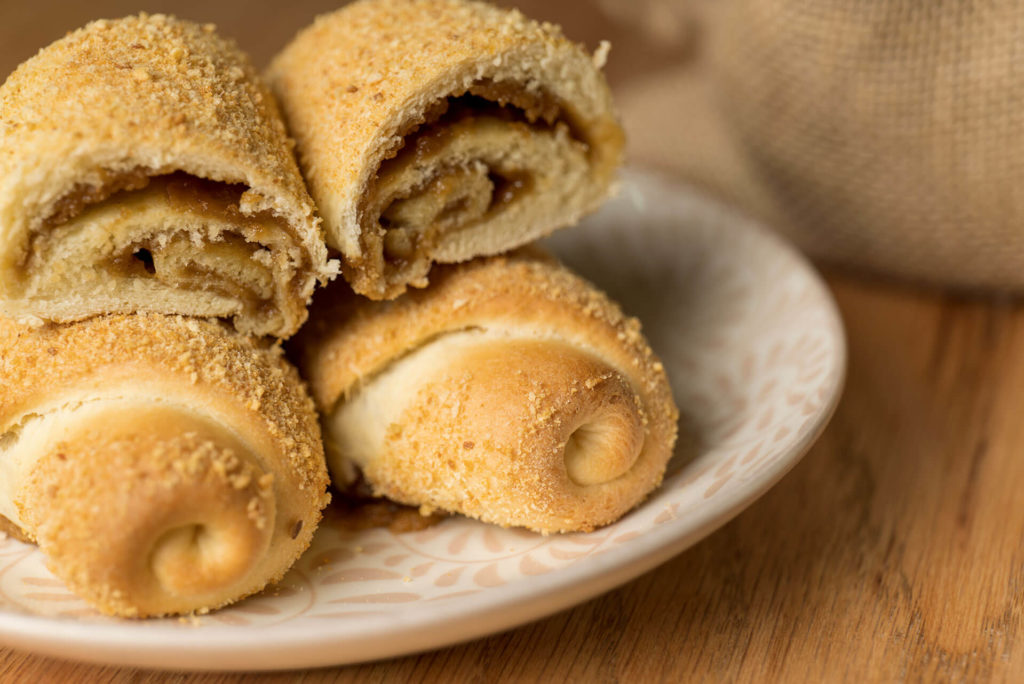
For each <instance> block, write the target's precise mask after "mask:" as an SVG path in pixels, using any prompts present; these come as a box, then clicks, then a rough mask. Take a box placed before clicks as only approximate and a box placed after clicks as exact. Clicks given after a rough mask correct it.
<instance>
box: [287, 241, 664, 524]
mask: <svg viewBox="0 0 1024 684" xmlns="http://www.w3.org/2000/svg"><path fill="white" fill-rule="evenodd" d="M290 350H291V351H292V352H293V353H294V355H295V357H296V359H297V360H298V364H299V367H300V370H301V371H302V373H303V374H304V376H305V377H306V378H307V379H308V380H309V382H310V385H311V388H312V391H313V396H314V399H315V401H316V403H317V407H318V409H319V410H320V411H321V414H322V416H323V423H324V429H325V438H326V439H327V442H328V449H327V451H328V461H329V465H330V466H331V469H332V474H333V476H334V477H335V478H336V479H342V478H344V477H346V472H347V471H351V467H352V463H351V462H352V461H354V462H355V465H357V466H359V468H360V469H361V470H362V471H363V475H364V477H365V478H366V479H367V480H368V481H369V482H370V484H371V485H372V486H373V487H374V488H375V489H376V490H377V491H378V493H381V494H385V495H387V496H389V497H391V498H395V499H397V500H399V501H401V502H403V503H409V504H416V505H421V506H424V507H426V509H427V510H430V509H432V508H441V509H444V510H449V511H456V512H460V513H464V514H467V515H471V516H474V517H478V518H481V519H483V520H486V521H489V522H496V523H499V524H503V525H522V526H526V527H530V528H531V529H535V530H538V531H542V532H556V531H557V532H561V531H571V530H588V529H593V528H594V527H596V526H600V525H604V524H608V523H610V522H612V521H614V520H615V519H617V518H618V517H620V516H621V515H623V514H624V513H625V512H627V511H628V510H629V509H631V508H633V507H634V506H636V505H637V504H638V503H639V502H640V501H642V500H643V499H644V498H645V497H646V495H647V494H648V493H649V492H650V491H651V490H652V489H654V488H655V487H656V486H657V485H658V483H659V482H660V480H661V477H662V475H663V473H664V468H665V465H666V463H667V462H668V459H669V457H670V456H671V454H672V448H673V445H674V443H675V437H676V429H677V421H678V410H677V408H676V406H675V403H674V402H673V400H672V395H671V390H670V388H669V385H668V380H667V377H666V375H665V371H664V368H663V366H662V364H661V362H660V361H659V360H658V359H657V358H656V356H655V355H654V353H653V351H652V350H651V349H650V346H649V345H648V344H647V342H646V340H645V339H644V337H643V335H642V333H641V329H640V323H639V321H637V319H635V318H631V317H628V316H625V315H624V314H623V313H622V311H621V309H620V308H619V307H618V306H617V305H616V304H615V303H614V302H612V301H611V300H610V299H608V297H607V296H606V295H604V294H603V293H602V292H600V291H599V290H597V289H596V288H594V287H593V286H592V285H590V284H589V283H587V282H586V281H584V280H583V279H581V278H580V277H578V276H576V275H575V274H573V273H571V272H570V271H569V270H568V269H566V268H565V267H563V266H561V265H560V264H558V263H557V262H555V261H553V260H551V259H549V258H546V257H543V256H540V255H538V254H536V253H535V252H528V251H520V252H518V253H515V254H512V255H508V256H502V257H493V258H489V259H478V260H475V261H473V262H469V263H467V264H461V265H459V266H445V267H441V268H438V269H437V271H436V274H435V277H434V278H433V281H432V283H431V285H430V287H428V288H427V289H425V290H420V291H411V292H409V293H407V294H406V295H404V296H402V297H400V298H399V299H397V300H394V301H390V302H376V303H375V302H369V301H367V300H365V299H363V298H361V297H357V296H355V295H353V294H351V293H350V292H347V291H346V288H344V287H343V286H342V285H334V286H332V287H330V288H327V289H326V290H324V291H322V292H321V293H320V294H319V296H318V297H317V298H316V299H315V301H314V304H313V307H312V309H311V316H310V322H309V324H308V325H307V326H306V327H305V328H304V329H303V330H302V331H301V332H300V334H299V335H298V336H297V337H296V338H295V339H294V340H293V342H292V343H291V345H290ZM353 407H355V408H353ZM343 414H351V415H347V416H346V415H343ZM339 416H340V417H339Z"/></svg>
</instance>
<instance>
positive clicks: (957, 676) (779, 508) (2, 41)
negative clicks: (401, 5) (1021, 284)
mask: <svg viewBox="0 0 1024 684" xmlns="http://www.w3.org/2000/svg"><path fill="white" fill-rule="evenodd" d="M610 1H611V0H608V1H607V2H599V3H597V4H593V5H592V4H591V3H583V2H566V3H550V2H548V3H542V2H533V1H531V2H527V3H525V4H527V5H529V9H531V10H533V13H535V14H537V13H540V14H541V15H542V16H544V15H546V16H548V17H550V18H554V19H559V20H560V21H562V22H564V23H566V24H567V25H568V26H569V33H570V35H575V36H576V37H580V38H584V39H586V40H587V41H588V42H593V41H594V40H595V39H596V38H599V37H603V35H602V33H603V32H607V31H609V30H612V29H613V28H614V26H613V24H614V22H613V21H612V20H613V19H614V18H615V12H609V11H607V7H605V10H603V11H598V10H599V9H600V7H599V5H600V6H607V5H608V2H610ZM654 1H656V0H644V1H643V2H640V3H639V4H637V3H634V5H635V6H636V7H638V8H643V7H644V6H647V5H649V4H650V2H654ZM693 1H694V2H696V0H693ZM506 4H510V3H506ZM520 4H523V3H520ZM682 4H686V7H684V8H683V10H680V12H679V13H677V14H673V15H671V16H668V18H664V17H663V19H662V20H661V23H660V24H657V23H656V24H655V26H656V27H660V28H659V29H658V30H660V31H662V33H664V37H665V40H664V41H663V42H661V43H658V42H657V41H655V42H653V43H651V42H643V41H638V40H636V39H630V38H629V36H626V38H625V39H623V40H622V41H619V42H618V45H620V46H621V48H622V49H621V50H620V52H618V53H616V54H615V57H614V58H613V64H615V62H614V59H616V58H617V59H620V60H621V65H622V66H619V67H616V68H615V69H614V70H613V71H612V77H613V80H614V81H615V84H616V89H617V91H618V93H619V99H620V103H621V104H622V107H623V112H624V114H625V115H626V122H627V127H629V128H630V130H631V133H633V140H634V148H633V153H634V157H635V158H640V159H642V160H646V161H648V162H649V163H654V164H656V165H659V166H662V167H667V168H670V169H671V170H673V171H674V172H676V173H677V174H678V175H679V176H680V177H686V178H690V176H691V174H690V173H689V171H691V170H692V169H694V168H696V166H697V165H701V168H702V169H703V170H704V171H705V172H708V169H710V172H709V177H710V178H711V180H712V183H710V184H711V185H713V184H714V183H713V180H714V178H715V174H716V173H717V174H719V175H730V174H731V175H730V177H731V178H733V179H735V177H736V175H737V174H741V173H742V170H741V169H738V167H737V166H736V162H735V157H734V156H732V155H733V153H732V152H731V151H730V150H729V149H728V147H727V145H725V144H724V143H722V141H721V138H720V137H716V136H719V132H718V129H717V128H716V124H715V122H714V121H713V120H712V119H710V118H709V117H708V116H707V113H706V111H705V110H701V105H700V98H701V94H702V93H703V90H702V88H703V86H702V85H700V83H699V82H698V81H697V80H694V79H692V78H691V74H690V73H689V72H688V71H687V67H685V66H682V67H680V66H679V64H680V62H679V59H680V56H681V55H683V53H685V51H686V50H687V49H689V48H688V47H686V46H687V45H689V43H688V41H692V40H694V38H693V34H692V33H691V31H690V29H689V28H687V26H688V24H687V21H688V17H689V16H690V15H689V14H688V9H689V3H687V0H680V6H682ZM243 5H244V6H245V7H246V9H245V10H244V11H242V10H241V9H240V8H241V7H242V6H243ZM336 5H337V2H336V1H334V0H295V1H293V2H289V3H275V2H266V3H241V2H230V3H213V2H198V1H196V0H181V1H180V2H164V3H145V2H141V0H140V1H122V0H100V1H97V2H93V3H73V2H68V1H67V0H36V1H34V2H32V3H20V2H19V3H13V2H3V3H0V73H7V72H8V71H10V70H11V69H12V68H13V67H14V66H15V65H16V64H17V63H18V62H20V61H21V60H23V59H25V58H26V57H28V56H29V55H31V54H32V53H33V52H34V51H35V50H36V49H38V48H39V47H41V46H42V45H44V44H46V43H48V42H49V41H51V40H53V39H54V38H56V37H58V36H59V35H61V34H62V33H63V32H64V31H66V30H68V29H71V28H74V27H76V26H78V25H81V24H82V23H84V22H85V21H87V20H89V19H91V18H95V17H98V16H119V15H123V14H126V13H130V12H133V11H136V10H138V9H147V10H151V11H156V10H169V11H174V12H175V13H177V14H179V15H180V16H183V17H188V18H194V19H198V20H202V21H214V22H216V23H218V25H219V26H220V28H221V30H222V31H224V32H225V33H227V34H229V35H233V36H235V37H236V38H237V39H238V40H239V42H240V43H241V44H242V46H243V47H244V48H245V49H247V50H249V51H250V52H251V53H252V54H253V55H254V59H255V60H256V61H257V63H265V61H266V60H267V58H269V56H270V55H271V54H273V52H274V51H276V50H277V49H278V48H279V47H280V45H282V44H283V43H284V42H285V40H286V39H287V38H288V37H289V36H290V35H291V34H292V33H293V32H294V31H295V30H296V29H298V28H299V27H301V26H302V25H304V24H305V23H307V22H308V21H309V18H310V17H311V16H312V15H313V14H315V13H317V12H322V11H325V10H327V9H330V8H332V7H334V6H336ZM637 12H638V13H639V12H640V10H639V9H638V10H637ZM638 16H639V14H638ZM657 16H658V15H657V14H656V13H655V14H652V15H651V17H653V19H652V21H656V20H657ZM673 17H674V19H673ZM641 18H643V17H641ZM574 22H575V23H574ZM673 22H675V23H673ZM574 26H578V29H575V30H574V28H573V27H574ZM673 31H674V32H675V33H673ZM691 47H692V46H691ZM663 63H664V64H668V66H665V67H664V69H662V70H661V71H660V73H661V76H662V77H664V76H665V74H668V76H669V78H671V79H675V80H671V81H669V82H670V83H674V84H675V85H674V86H664V85H659V82H658V81H657V80H656V78H655V77H653V76H651V74H652V73H655V74H656V73H659V72H658V69H659V64H663ZM666 98H667V101H668V102H669V103H670V104H671V106H672V107H673V108H676V109H674V110H669V111H679V109H678V108H683V109H687V110H688V111H689V113H690V114H691V118H690V119H689V121H690V122H692V124H688V125H686V126H677V127H675V128H669V127H667V126H668V119H667V118H666V116H667V115H666V114H665V112H664V111H662V110H659V109H658V108H656V107H652V106H651V102H652V101H654V102H656V101H659V100H660V101H662V102H664V101H665V99H666ZM702 112H703V114H702ZM652 126H661V129H660V132H661V135H660V136H653V135H652V133H651V131H652V130H653V128H652ZM666 141H667V142H666ZM682 151H685V152H686V153H688V154H681V152H682ZM734 187H736V186H735V184H734ZM828 281H829V284H830V286H831V288H832V290H833V292H834V293H835V295H836V298H837V300H838V302H839V305H840V309H841V311H842V314H843V318H844V320H845V323H846V326H847V330H848V334H849V350H850V366H849V376H848V381H847V387H846V391H845V394H844V397H843V399H842V401H841V403H840V406H839V408H838V411H837V413H836V415H835V417H834V419H833V421H832V423H831V424H830V426H829V428H828V429H827V430H826V432H825V434H824V435H823V436H822V438H821V439H820V440H819V442H818V443H817V444H816V445H815V447H814V448H813V449H812V450H811V452H810V453H809V454H808V455H807V456H806V458H805V459H804V460H803V461H802V462H801V463H800V464H799V465H798V466H797V467H796V468H795V469H794V470H793V471H792V472H791V473H790V474H789V475H788V476H787V477H786V478H785V479H784V480H782V482H780V483H779V484H778V485H777V486H776V487H775V488H774V489H772V490H771V491H770V492H769V493H768V494H767V495H766V496H764V497H763V498H762V499H761V500H759V501H758V502H756V503H755V504H753V505H752V506H751V507H750V508H749V509H748V510H747V511H745V512H744V513H743V514H741V515H740V516H739V517H738V518H737V519H735V520H734V521H733V522H731V523H730V524H728V525H727V526H726V527H724V528H723V529H721V530H720V531H718V532H716V533H715V534H714V535H712V536H711V537H710V538H708V539H706V540H705V541H703V542H702V543H700V544H698V545H697V546H695V547H694V548H692V549H690V550H689V551H686V552H685V553H683V554H681V555H680V556H678V557H676V558H675V559H673V560H671V561H670V562H668V563H666V564H665V565H663V566H661V567H660V568H658V569H656V570H654V571H653V572H650V573H648V574H647V575H644V576H642V577H640V578H639V579H637V580H635V581H633V582H631V583H629V584H627V585H625V586H623V587H621V588H619V589H617V590H615V591H612V592H610V593H608V594H606V595H604V596H602V597H600V598H598V599H595V600H593V601H590V602H588V603H586V604H583V605H581V606H578V607H576V608H574V609H572V610H569V611H566V612H564V613H561V614H558V615H555V616H553V617H551V618H548V619H545V620H542V621H539V622H536V623H534V624H531V625H527V626H525V627H521V628H519V629H516V630H513V631H511V632H507V633H504V634H500V635H496V636H493V637H490V638H486V639H482V640H478V641H474V642H471V643H467V644H464V645H460V646H455V647H452V648H447V649H443V650H440V651H435V652H430V653H425V654H421V655H416V656H410V657H405V658H399V659H395V660H388V661H382V662H378V663H369V664H364V665H359V666H352V667H346V668H333V669H323V670H312V671H304V672H289V673H277V674H262V675H247V676H243V675H240V674H221V673H206V674H203V673H159V672H147V671H140V670H133V669H127V668H112V667H97V666H91V665H82V664H77V663H71V662H64V661H60V660H56V659H50V658H43V657H39V656H35V655H31V654H28V653H23V652H18V651H12V650H10V649H0V681H12V682H14V681H18V682H21V681H25V682H29V681H31V682H36V681H39V682H44V681H47V682H48V681H89V682H165V681H171V682H183V681H188V682H204V683H211V684H212V683H214V682H235V681H241V680H242V679H243V678H244V679H245V681H255V682H264V681H265V682H295V681H297V682H348V681H357V682H377V681H444V682H449V681H458V682H463V681H469V682H475V681H479V682H491V681H570V682H576V681H585V682H590V681H595V682H605V681H607V682H616V681H623V682H654V681H702V680H710V681H718V680H726V681H787V682H788V681H852V682H860V681H1008V682H1014V681H1018V682H1019V681H1024V304H1022V303H1020V302H1014V301H1008V300H1006V301H1003V300H998V301H997V300H992V299H987V300H982V299H974V300H971V299H963V298H958V297H955V296H952V295H945V294H941V293H934V292H932V293H928V292H922V291H917V290H913V289H909V288H906V287H903V286H898V285H893V284H887V283H876V282H871V281H867V280H862V279H859V278H856V277H853V276H851V275H848V274H839V273H829V275H828Z"/></svg>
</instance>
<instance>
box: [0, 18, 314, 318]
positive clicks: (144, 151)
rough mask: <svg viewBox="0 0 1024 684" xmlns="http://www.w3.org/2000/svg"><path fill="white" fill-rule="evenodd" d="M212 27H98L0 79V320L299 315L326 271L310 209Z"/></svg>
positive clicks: (236, 62)
mask: <svg viewBox="0 0 1024 684" xmlns="http://www.w3.org/2000/svg"><path fill="white" fill-rule="evenodd" d="M212 28H213V27H212V26H206V27H203V26H199V25H197V24H193V23H190V22H185V21H180V20H177V19H174V18H172V17H167V16H162V15H153V16H150V15H146V14H141V15H139V16H135V17H126V18H124V19H118V20H113V21H96V22H93V23H91V24H89V25H87V26H85V27H83V28H81V29H79V30H78V31H75V32H72V33H70V34H68V35H67V36H65V37H64V38H62V39H60V40H58V41H56V42H54V43H53V44H51V45H49V46H47V47H46V48H44V49H43V50H41V51H40V52H39V53H38V54H37V55H35V56H34V57H32V58H31V59H29V60H28V61H26V62H25V63H24V64H22V65H21V66H19V67H18V69H17V70H15V71H14V73H12V74H11V75H10V77H9V78H8V79H7V80H6V81H5V82H4V83H3V85H2V86H0V111H2V112H3V117H0V314H3V315H6V316H8V317H11V318H16V319H18V320H25V321H28V320H35V321H38V320H39V319H42V320H47V321H57V322H70V321H76V320H81V319H84V318H87V317H89V316H95V315H97V314H104V313H131V312H136V311H152V312H159V313H167V314H170V313H177V314H184V315H192V316H204V317H219V318H224V319H228V320H231V321H232V322H233V323H234V325H235V327H236V328H237V329H238V330H240V331H242V332H245V333H249V334H258V335H274V336H277V337H288V336H289V335H291V334H292V333H294V332H295V331H296V330H297V329H298V328H299V326H300V325H301V324H302V322H303V321H304V320H305V317H306V310H305V307H306V302H307V300H308V299H309V297H310V295H311V294H312V291H313V288H314V287H315V285H316V282H317V281H318V280H320V281H326V280H327V279H329V278H330V276H331V275H332V270H333V267H332V266H331V265H330V264H329V263H328V261H327V249H326V246H325V245H324V243H323V238H322V236H321V234H320V230H319V226H318V219H317V217H316V213H315V207H314V205H313V201H312V199H311V198H310V197H309V194H308V192H307V190H306V188H305V185H304V183H303V180H302V177H301V175H300V174H299V169H298V167H297V165H296V163H295V160H294V158H293V155H292V151H291V148H290V143H289V140H288V137H287V134H286V132H285V129H284V123H283V121H282V119H281V116H280V113H279V112H278V109H277V105H276V103H275V102H274V99H273V96H272V95H271V93H270V92H269V90H268V89H267V87H266V85H265V84H263V83H262V81H260V79H259V77H258V75H257V74H256V72H255V69H254V68H253V67H252V65H251V64H250V63H249V61H248V59H247V58H246V57H245V55H244V54H242V53H241V52H240V51H239V50H238V48H237V46H236V45H234V44H233V43H231V42H230V41H226V40H224V39H222V38H220V37H219V36H217V34H216V32H215V31H213V30H212Z"/></svg>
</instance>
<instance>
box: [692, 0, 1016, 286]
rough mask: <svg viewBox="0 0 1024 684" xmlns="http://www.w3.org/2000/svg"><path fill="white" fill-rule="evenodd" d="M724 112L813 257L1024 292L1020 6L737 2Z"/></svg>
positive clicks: (720, 82)
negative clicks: (1021, 186)
mask: <svg viewBox="0 0 1024 684" xmlns="http://www.w3.org/2000/svg"><path fill="white" fill-rule="evenodd" d="M721 21H722V25H721V26H720V31H721V33H720V34H719V36H718V41H717V42H716V44H715V51H714V53H713V67H712V78H713V80H714V83H715V88H716V94H717V96H718V98H719V100H718V106H719V110H720V112H721V114H722V115H723V117H724V118H725V121H726V123H727V125H728V126H729V128H730V129H731V131H732V132H733V134H734V135H735V136H736V140H737V142H738V143H739V145H740V148H741V149H742V150H744V152H745V154H746V155H748V159H749V161H750V162H751V165H752V168H753V172H754V174H755V176H756V178H757V182H759V183H761V184H762V185H763V187H764V188H765V189H766V191H767V193H768V194H769V195H771V196H772V197H773V199H774V200H775V202H776V205H777V207H778V209H779V211H780V212H781V216H780V217H779V219H780V222H781V224H782V225H783V226H785V227H786V228H787V230H788V231H790V232H791V233H792V234H793V236H794V237H795V238H796V239H797V240H798V242H800V244H802V245H803V246H805V247H806V248H807V249H808V250H809V251H810V252H811V253H812V254H815V255H817V256H820V257H824V258H825V259H828V260H830V261H836V262H839V263H844V264H849V265H856V266H862V267H867V268H869V269H871V270H874V271H879V272H884V273H889V274H894V275H898V276H902V277H906V278H910V279H914V280H919V281H925V282H932V283H941V284H947V285H953V286H958V287H965V288H1000V289H1004V288H1005V289H1019V288H1021V287H1024V193H1022V192H1021V191H1020V185H1021V183H1022V181H1024V144H1022V137H1024V4H1020V3H1016V2H1010V1H1009V0H994V1H992V2H986V3H980V2H969V1H967V0H962V1H959V2H917V1H915V0H887V1H886V2H858V1H855V0H732V2H731V3H730V7H729V8H728V10H727V11H726V12H725V13H723V15H722V17H721Z"/></svg>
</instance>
